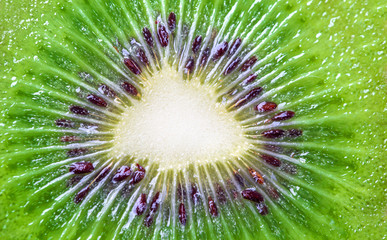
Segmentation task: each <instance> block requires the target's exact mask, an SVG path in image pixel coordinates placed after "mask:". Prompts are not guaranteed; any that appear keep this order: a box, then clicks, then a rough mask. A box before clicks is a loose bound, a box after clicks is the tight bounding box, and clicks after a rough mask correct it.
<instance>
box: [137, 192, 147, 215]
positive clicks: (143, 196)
mask: <svg viewBox="0 0 387 240" xmlns="http://www.w3.org/2000/svg"><path fill="white" fill-rule="evenodd" d="M145 210H146V194H145V193H142V194H141V196H140V199H139V201H138V204H137V206H136V214H137V215H142V214H143V213H144V212H145Z"/></svg>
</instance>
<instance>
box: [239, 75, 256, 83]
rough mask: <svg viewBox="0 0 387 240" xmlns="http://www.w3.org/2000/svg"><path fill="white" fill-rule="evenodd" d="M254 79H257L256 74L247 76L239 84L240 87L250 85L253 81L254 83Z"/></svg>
mask: <svg viewBox="0 0 387 240" xmlns="http://www.w3.org/2000/svg"><path fill="white" fill-rule="evenodd" d="M255 79H257V74H255V73H253V74H251V75H249V76H248V77H247V78H246V79H245V80H244V81H243V82H242V83H241V85H242V86H246V85H249V84H250V83H252V82H253V81H255Z"/></svg>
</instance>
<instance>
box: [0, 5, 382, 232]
mask: <svg viewBox="0 0 387 240" xmlns="http://www.w3.org/2000/svg"><path fill="white" fill-rule="evenodd" d="M306 3H307V1H303V2H302V3H301V4H304V5H306ZM54 5H55V3H40V2H36V3H30V2H28V1H26V2H21V3H15V2H14V3H10V2H9V1H1V2H0V9H6V11H4V10H3V11H1V13H0V14H1V15H0V19H1V20H0V28H1V29H0V30H1V32H2V35H1V39H0V41H1V44H0V50H1V51H0V53H1V58H2V59H4V60H3V62H2V63H1V67H0V72H1V73H0V74H1V75H0V77H1V80H0V97H1V99H2V100H1V102H0V104H1V109H2V110H1V117H4V124H5V127H4V129H0V134H1V135H0V137H1V138H0V140H1V141H2V142H1V143H4V146H5V139H7V138H8V137H7V136H6V135H3V134H4V133H6V132H7V131H8V130H7V127H8V126H12V124H11V122H10V121H9V119H8V118H7V112H6V108H7V107H8V106H9V99H11V100H12V96H13V94H14V93H15V92H16V91H17V89H18V88H19V85H16V88H14V89H12V88H10V86H11V83H12V82H15V81H21V80H23V77H22V75H23V74H24V66H22V65H23V62H24V61H25V60H23V58H24V57H25V56H35V53H36V48H35V41H36V40H35V39H33V38H32V37H30V36H29V33H30V32H33V31H38V32H39V31H41V29H42V28H43V26H44V25H43V24H44V23H45V21H46V20H48V21H51V20H52V19H53V17H52V14H53V13H55V10H51V9H52V6H54ZM313 5H317V4H316V3H313V4H312V6H313ZM324 11H326V12H327V13H328V14H327V15H326V16H321V14H322V13H323V12H324ZM30 14H31V15H30ZM43 14H44V15H43ZM310 14H311V13H310ZM315 14H316V15H317V16H320V17H315V19H318V18H321V22H316V23H313V24H312V25H313V26H314V28H317V29H321V31H322V32H323V35H322V38H323V39H325V40H320V43H316V45H320V47H319V48H314V50H315V51H317V53H316V55H322V56H325V53H324V51H325V50H324V48H329V47H334V48H335V50H336V55H335V56H334V57H333V60H332V61H333V62H332V64H333V65H335V67H331V68H329V70H330V71H332V75H333V76H337V75H338V74H339V73H340V76H339V77H338V78H334V77H330V78H326V79H325V78H324V79H322V80H321V81H322V82H321V84H323V86H320V87H319V88H317V89H314V90H315V91H317V92H316V94H318V93H320V92H322V91H324V90H329V91H330V92H328V93H327V96H328V97H332V98H333V100H332V101H333V102H332V104H331V105H329V106H324V109H323V110H320V111H318V112H317V113H314V114H315V116H314V118H315V119H322V120H321V122H320V123H321V124H322V125H323V126H328V125H329V126H331V127H332V129H335V130H337V129H340V132H341V133H345V134H347V135H346V136H342V137H341V138H340V137H338V136H329V133H327V137H326V138H324V137H321V138H316V139H308V141H307V144H309V146H310V147H311V148H312V149H313V146H314V147H316V146H317V149H320V150H321V151H322V152H325V151H326V152H328V153H330V154H332V155H334V156H337V158H344V157H345V158H346V161H345V163H344V164H348V163H350V164H348V165H351V166H350V167H351V168H352V170H353V174H354V176H347V178H348V179H351V180H350V181H353V182H352V184H353V185H356V188H357V190H358V191H359V192H360V193H361V195H360V197H357V196H356V195H355V194H354V195H355V197H356V198H357V199H351V201H349V202H350V203H351V205H348V206H346V207H345V208H344V207H342V208H340V207H335V206H332V209H333V211H334V212H336V214H337V211H338V212H340V213H342V214H341V215H342V217H341V218H340V219H337V223H336V224H341V225H342V226H341V227H343V228H344V231H345V232H346V233H345V234H344V235H342V236H343V237H344V238H346V239H383V238H386V237H387V233H386V229H387V224H386V221H387V216H386V214H387V208H386V204H387V203H386V193H387V192H386V167H387V166H386V155H385V152H386V142H385V139H386V137H385V136H386V132H387V130H386V126H387V124H386V123H387V122H386V121H387V120H386V119H387V116H386V106H387V98H386V95H387V94H386V93H387V92H386V85H385V84H386V74H387V73H386V71H387V67H386V57H385V55H386V36H387V30H386V28H387V27H386V26H387V22H386V17H387V14H386V4H385V3H384V1H382V0H380V1H368V4H367V5H366V4H365V3H362V2H361V1H352V2H350V1H347V2H340V3H338V2H337V1H331V2H328V3H327V4H322V6H320V7H319V8H316V10H315ZM339 16H340V18H338V19H337V20H336V22H335V25H334V27H333V28H330V29H327V28H326V25H327V23H329V21H330V20H331V19H333V18H335V17H339ZM220 19H222V18H220ZM306 21H307V20H306ZM220 22H221V21H220ZM310 31H312V32H313V31H315V29H311V30H310ZM325 31H326V32H325ZM317 32H318V31H317ZM324 33H326V34H324ZM336 33H337V35H335V34H336ZM330 35H331V36H332V40H327V39H328V38H329V36H330ZM324 41H325V42H326V44H323V43H321V42H324ZM336 44H337V46H335V45H336ZM341 54H342V57H341V56H340V55H341ZM339 59H342V60H341V61H340V62H339ZM357 65H358V67H357V68H352V69H351V67H353V66H357ZM20 66H22V67H20ZM346 74H349V75H346ZM322 75H323V76H325V74H322ZM14 77H15V79H13V78H14ZM306 87H310V88H312V86H308V85H307V86H306ZM319 91H320V92H319ZM290 97H293V99H297V98H296V97H294V96H290ZM281 100H282V101H285V100H286V98H285V99H281ZM334 101H340V103H335V102H334ZM307 102H308V100H307ZM310 102H313V101H312V100H311V101H310ZM304 103H305V102H304ZM343 103H346V106H343ZM305 115H306V114H305ZM306 116H307V115H306ZM324 116H328V118H327V120H325V121H324V119H323V117H324ZM1 122H3V121H0V123H1ZM304 122H305V124H307V125H308V126H309V125H312V129H313V126H314V125H315V122H314V121H313V120H311V119H310V118H309V119H308V118H307V117H305V118H304ZM300 126H303V125H302V124H301V125H300ZM0 127H3V126H1V125H0ZM311 131H313V130H311ZM324 131H327V130H326V129H324V130H322V132H321V134H324V133H325V132H324ZM21 135H22V134H21ZM16 137H20V136H18V135H16ZM337 139H340V140H342V141H341V142H340V144H337V142H335V140H337ZM325 142H327V145H328V146H327V148H326V149H323V148H322V147H320V146H319V145H321V144H325ZM8 147H9V149H4V147H3V146H2V145H1V144H0V184H1V185H3V184H4V185H5V183H6V182H8V179H9V177H11V176H12V175H17V174H20V173H21V172H22V171H21V172H19V173H18V172H17V171H15V170H14V169H12V171H11V169H10V167H12V166H13V167H14V165H12V164H10V160H9V157H8V155H7V153H5V152H6V150H12V149H13V148H12V146H7V148H8ZM19 147H20V146H19ZM306 149H308V147H306ZM22 157H23V156H22ZM12 160H14V161H17V157H13V159H12ZM341 167H342V166H341ZM329 170H331V171H335V170H336V169H335V168H334V167H332V168H330V169H329ZM342 170H343V169H337V171H339V172H340V171H342ZM0 189H1V190H0V191H1V192H0V193H1V195H0V206H2V207H1V208H0V226H2V227H3V229H2V230H1V231H0V238H2V239H23V238H25V236H28V235H29V234H30V233H31V235H30V237H31V238H32V239H35V238H36V236H37V235H34V234H35V233H37V232H40V230H36V229H31V228H30V227H28V226H27V225H26V224H28V223H29V222H30V221H31V219H33V218H36V217H37V216H34V215H29V216H24V215H23V208H22V207H20V206H18V204H20V203H19V202H17V201H18V200H14V199H13V197H12V196H15V195H19V198H15V199H20V196H21V197H23V193H22V192H14V193H12V191H11V190H10V189H6V188H0ZM21 189H22V188H20V187H19V188H18V189H16V190H17V191H20V190H21ZM16 190H15V191H16ZM330 193H331V194H332V195H335V196H336V197H337V201H341V200H343V201H347V200H348V199H350V198H351V196H348V195H349V193H350V192H348V191H347V192H345V191H344V192H335V190H332V192H330ZM357 194H358V193H357ZM322 205H324V204H322ZM36 206H37V207H38V205H36ZM35 213H36V212H35ZM337 215H340V214H337ZM310 217H313V216H310ZM46 234H47V236H50V237H53V238H54V239H55V233H52V234H51V233H49V232H47V233H46ZM308 237H311V236H310V235H309V236H308ZM285 238H286V237H285ZM316 238H318V237H317V236H316Z"/></svg>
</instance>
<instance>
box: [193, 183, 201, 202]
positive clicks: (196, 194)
mask: <svg viewBox="0 0 387 240" xmlns="http://www.w3.org/2000/svg"><path fill="white" fill-rule="evenodd" d="M191 197H192V201H193V203H194V204H195V205H196V204H198V203H199V201H200V193H199V191H198V189H197V187H196V185H195V184H193V185H192V186H191Z"/></svg>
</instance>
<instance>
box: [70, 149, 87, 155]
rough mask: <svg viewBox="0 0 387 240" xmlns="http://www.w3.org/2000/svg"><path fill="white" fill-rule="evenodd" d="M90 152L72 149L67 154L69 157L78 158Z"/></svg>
mask: <svg viewBox="0 0 387 240" xmlns="http://www.w3.org/2000/svg"><path fill="white" fill-rule="evenodd" d="M88 151H89V150H88V149H87V148H74V149H70V150H69V151H68V152H67V156H69V157H76V156H80V155H82V154H84V153H87V152H88Z"/></svg>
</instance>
